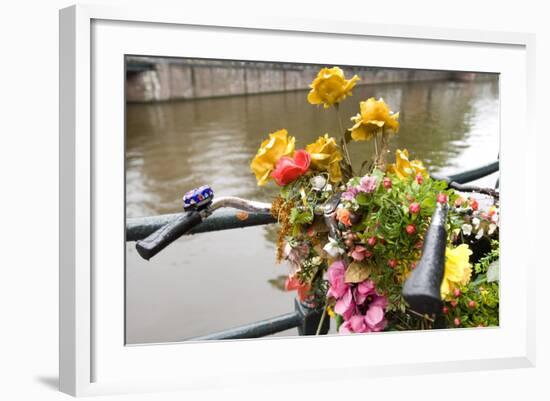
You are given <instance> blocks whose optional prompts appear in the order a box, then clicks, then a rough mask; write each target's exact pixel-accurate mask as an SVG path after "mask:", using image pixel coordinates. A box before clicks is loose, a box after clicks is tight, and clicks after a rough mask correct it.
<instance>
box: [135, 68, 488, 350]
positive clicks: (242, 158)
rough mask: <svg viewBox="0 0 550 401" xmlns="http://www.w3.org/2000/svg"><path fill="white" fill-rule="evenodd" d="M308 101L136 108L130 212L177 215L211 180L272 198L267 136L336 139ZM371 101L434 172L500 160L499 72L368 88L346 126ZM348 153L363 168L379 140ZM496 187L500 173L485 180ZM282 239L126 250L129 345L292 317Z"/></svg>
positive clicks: (267, 99) (332, 116) (224, 191)
mask: <svg viewBox="0 0 550 401" xmlns="http://www.w3.org/2000/svg"><path fill="white" fill-rule="evenodd" d="M306 95H307V92H306V91H295V92H286V93H274V94H261V95H253V96H235V97H227V98H218V99H202V100H193V101H181V102H166V103H154V104H128V105H127V110H126V115H127V138H126V143H127V153H126V162H127V170H126V213H127V217H139V216H149V215H155V214H162V213H174V212H178V211H180V210H181V205H182V204H181V196H182V194H183V193H184V192H185V191H187V190H189V189H191V188H194V187H197V186H199V185H202V184H210V185H211V186H212V187H213V188H214V190H215V192H216V195H218V196H220V195H235V196H241V197H245V198H249V199H255V200H260V201H269V200H270V199H272V198H273V196H274V195H276V193H277V189H276V188H275V185H267V186H265V187H258V186H257V185H256V180H255V178H254V175H253V174H252V173H251V171H250V169H249V164H250V161H251V159H252V157H253V156H254V155H255V153H256V151H257V148H258V146H259V145H260V143H261V142H262V140H263V139H264V138H265V137H267V135H268V133H270V132H274V131H276V130H278V129H281V128H286V129H287V130H288V131H289V133H290V134H291V135H293V136H295V137H296V140H297V142H296V148H297V149H298V148H303V147H305V145H307V144H308V143H311V142H313V141H314V140H315V139H316V138H317V137H318V136H319V135H322V134H324V133H326V132H327V133H329V134H331V135H336V133H337V127H338V121H337V116H336V112H335V110H334V109H333V108H331V109H328V110H324V109H323V108H317V107H315V106H312V105H310V104H309V103H308V102H307V100H306ZM372 96H374V97H377V98H378V97H383V98H384V100H385V101H386V103H388V104H389V105H390V107H391V108H392V110H393V111H399V112H400V123H401V130H400V132H399V134H398V135H396V136H394V137H393V138H392V140H391V142H390V146H391V149H392V150H394V149H396V148H399V149H402V148H407V149H409V152H410V154H411V156H412V157H413V158H418V159H421V160H423V161H424V162H425V164H426V165H427V166H429V169H430V172H432V173H433V172H439V173H452V172H454V171H459V170H463V169H468V168H472V167H475V166H478V165H481V164H484V163H486V162H490V161H493V160H495V159H496V157H497V155H498V150H499V91H498V79H497V77H496V76H493V77H491V76H484V79H482V80H476V81H473V82H450V81H428V82H426V81H424V82H412V83H397V84H380V85H372V86H371V85H364V86H358V87H356V88H355V89H354V91H353V96H352V97H351V98H348V99H346V101H345V102H344V103H343V104H342V107H341V113H342V116H343V117H344V118H343V120H344V124H346V122H348V121H349V118H350V117H351V116H352V115H355V114H356V113H357V112H358V102H359V101H360V100H364V99H366V98H368V97H372ZM347 124H348V125H349V126H351V122H349V123H347ZM350 152H351V157H352V159H353V160H354V162H355V161H359V160H363V159H365V158H366V157H369V156H370V155H371V154H372V145H371V144H370V143H367V142H361V143H353V144H351V146H350ZM495 181H496V176H491V177H488V178H486V179H484V180H482V181H481V182H480V184H482V185H488V186H493V185H494V183H495ZM275 236H276V231H275V227H274V226H269V227H252V228H246V229H238V230H229V231H220V232H216V233H207V234H200V235H195V236H190V237H184V238H182V239H180V240H178V241H177V242H176V243H174V244H173V245H171V246H170V247H168V248H167V249H165V250H164V251H163V252H162V253H160V254H159V255H157V256H156V257H155V258H154V259H152V260H151V261H150V262H146V261H144V260H142V259H141V258H140V257H139V256H138V255H137V253H136V251H135V248H134V246H135V244H134V243H128V244H127V247H126V249H127V259H126V342H127V343H129V344H139V343H156V342H172V341H180V340H182V339H185V338H189V337H192V336H198V335H204V334H208V333H211V332H213V331H218V330H223V329H226V328H230V327H233V326H237V325H241V324H245V323H248V322H252V321H256V320H260V319H264V318H268V317H271V316H275V315H278V314H282V313H287V312H289V311H291V310H292V308H293V297H294V293H285V292H283V291H281V290H280V289H279V288H278V287H279V283H280V276H282V275H285V274H286V273H287V267H286V266H285V264H284V263H283V264H280V265H277V264H275V247H274V239H275ZM284 334H289V335H295V334H296V330H289V331H287V332H285V333H284Z"/></svg>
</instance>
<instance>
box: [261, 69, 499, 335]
mask: <svg viewBox="0 0 550 401" xmlns="http://www.w3.org/2000/svg"><path fill="white" fill-rule="evenodd" d="M358 80H359V77H357V76H354V77H353V78H351V79H346V78H345V76H344V73H343V71H342V70H341V69H340V68H338V67H333V68H323V69H321V71H320V72H319V74H318V75H317V77H316V78H315V80H314V81H313V82H312V84H311V85H310V87H311V91H310V92H309V94H308V96H307V100H308V101H309V103H311V104H313V105H323V107H324V108H325V109H329V108H331V107H333V108H335V109H336V116H337V118H338V125H339V127H340V133H339V134H340V135H339V136H338V138H336V137H334V136H331V135H329V134H324V135H321V136H319V138H318V139H317V140H316V141H315V142H314V143H311V144H308V145H306V146H305V147H304V148H302V149H296V138H295V137H293V136H291V135H289V133H288V132H287V131H286V130H285V129H281V130H279V131H277V132H273V133H271V134H269V137H268V138H267V139H266V140H264V141H263V142H262V143H261V145H260V148H259V150H258V152H257V154H256V156H255V157H254V158H253V160H252V163H251V169H252V171H253V172H254V174H255V176H256V179H257V182H258V185H265V184H267V183H268V182H270V181H273V182H274V183H275V184H276V185H278V186H279V187H280V192H279V195H278V196H277V197H276V198H275V199H274V200H273V202H272V208H271V212H272V214H273V216H274V217H275V218H276V219H277V221H278V223H279V233H278V240H277V260H278V261H281V260H283V259H284V260H286V261H288V263H289V266H290V271H289V274H288V278H287V280H286V283H285V288H286V289H287V290H296V291H297V293H298V297H299V299H300V300H301V301H302V302H303V303H306V304H307V305H309V306H310V307H311V308H317V309H319V310H320V311H322V317H321V322H320V324H319V329H320V328H321V326H322V324H323V321H324V319H326V318H327V316H330V317H331V318H333V319H334V320H335V323H336V328H337V330H338V332H339V333H365V332H379V331H383V330H412V329H430V328H440V327H479V326H494V325H498V316H499V315H498V306H499V298H498V294H499V283H498V255H499V242H498V235H499V205H498V196H496V197H493V198H491V200H490V202H488V204H486V205H484V206H483V207H480V205H479V201H478V198H477V197H475V196H474V195H475V194H470V195H469V196H467V195H466V194H464V193H459V192H457V191H456V190H454V189H452V188H450V187H449V186H448V183H447V182H446V181H444V180H437V179H435V178H433V177H431V176H430V174H429V173H428V169H427V168H426V166H424V164H423V163H422V162H421V161H419V160H412V159H411V157H410V154H409V152H408V151H407V150H405V149H403V150H400V149H396V150H394V151H393V152H392V153H394V154H395V160H394V161H392V162H388V161H387V159H388V156H389V155H390V137H391V136H392V135H396V134H398V132H399V113H393V112H392V111H391V110H390V108H389V106H388V105H387V104H386V103H385V102H384V100H383V99H375V98H369V99H367V100H364V101H361V102H360V103H359V112H358V114H357V115H356V116H354V117H352V118H351V124H349V126H348V127H345V126H344V124H343V122H342V120H341V118H340V114H339V104H340V103H341V102H343V101H344V100H345V99H346V98H348V97H349V96H351V95H352V89H353V88H354V86H355V85H356V83H357V81H358ZM360 141H368V142H370V143H371V144H372V146H373V151H374V157H372V158H368V159H366V160H361V168H360V169H359V171H355V170H354V169H353V167H352V161H351V158H350V153H349V151H348V147H349V146H351V145H352V144H353V143H355V142H360ZM438 205H439V206H438ZM443 206H444V207H445V209H446V213H445V215H444V221H443V226H444V228H445V231H444V232H445V238H444V241H445V244H444V271H443V274H442V280H441V287H440V289H439V290H440V294H438V296H439V295H440V297H441V301H442V302H441V310H438V311H436V313H424V312H423V311H419V310H415V309H414V308H413V307H411V305H410V304H409V303H408V302H407V300H406V299H405V297H404V296H403V286H404V283H405V282H406V280H407V279H408V278H409V277H410V275H411V274H412V272H413V271H414V270H415V268H416V267H417V264H418V263H419V261H420V260H421V257H422V255H423V249H424V240H425V238H426V235H427V231H428V229H429V227H430V224H431V222H432V216H434V212H436V210H437V209H438V207H443ZM327 208H328V209H330V208H332V210H331V211H332V213H330V218H327V216H329V215H328V214H327V213H326V211H327ZM318 332H319V330H318Z"/></svg>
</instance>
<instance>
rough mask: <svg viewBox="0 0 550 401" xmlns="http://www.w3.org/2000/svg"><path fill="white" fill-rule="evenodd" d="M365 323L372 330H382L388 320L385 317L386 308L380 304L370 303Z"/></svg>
mask: <svg viewBox="0 0 550 401" xmlns="http://www.w3.org/2000/svg"><path fill="white" fill-rule="evenodd" d="M365 323H366V325H367V326H368V327H369V329H370V330H371V331H382V330H384V328H385V327H386V324H387V321H386V318H385V317H384V309H383V308H382V307H381V306H378V305H372V304H371V305H370V306H369V309H368V310H367V313H366V314H365Z"/></svg>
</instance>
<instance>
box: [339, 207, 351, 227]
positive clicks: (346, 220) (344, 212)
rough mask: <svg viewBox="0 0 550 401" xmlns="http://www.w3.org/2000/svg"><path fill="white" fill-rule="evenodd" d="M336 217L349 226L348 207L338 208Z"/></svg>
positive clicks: (349, 215) (349, 214)
mask: <svg viewBox="0 0 550 401" xmlns="http://www.w3.org/2000/svg"><path fill="white" fill-rule="evenodd" d="M336 218H337V219H338V221H339V222H340V223H342V224H343V225H345V226H348V227H351V225H352V224H351V213H350V211H349V210H348V209H345V208H340V209H338V210H337V211H336Z"/></svg>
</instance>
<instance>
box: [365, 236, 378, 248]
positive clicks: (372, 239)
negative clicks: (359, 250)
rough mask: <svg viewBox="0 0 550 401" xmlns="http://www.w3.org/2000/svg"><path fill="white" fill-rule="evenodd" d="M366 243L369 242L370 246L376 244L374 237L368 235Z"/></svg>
mask: <svg viewBox="0 0 550 401" xmlns="http://www.w3.org/2000/svg"><path fill="white" fill-rule="evenodd" d="M367 244H369V245H370V246H375V245H376V237H370V238H369V239H368V240H367Z"/></svg>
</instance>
